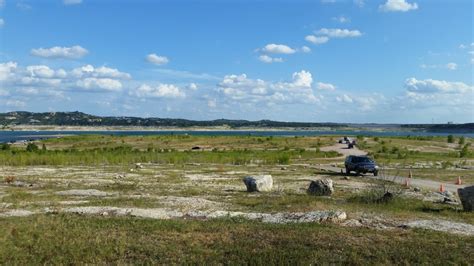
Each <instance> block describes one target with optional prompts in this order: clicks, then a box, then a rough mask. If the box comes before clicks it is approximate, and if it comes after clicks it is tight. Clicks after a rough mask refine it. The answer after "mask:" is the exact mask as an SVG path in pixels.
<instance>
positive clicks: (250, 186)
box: [244, 175, 273, 192]
mask: <svg viewBox="0 0 474 266" xmlns="http://www.w3.org/2000/svg"><path fill="white" fill-rule="evenodd" d="M244 183H245V186H247V191H248V192H255V191H258V192H263V191H270V190H272V187H273V178H272V176H271V175H260V176H247V177H245V178H244Z"/></svg>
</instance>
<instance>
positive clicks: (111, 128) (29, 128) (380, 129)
mask: <svg viewBox="0 0 474 266" xmlns="http://www.w3.org/2000/svg"><path fill="white" fill-rule="evenodd" d="M0 131H354V132H357V131H372V132H384V131H403V132H410V131H413V130H411V129H407V128H403V129H402V128H393V127H391V128H386V127H371V128H365V127H360V128H358V127H239V128H232V127H228V126H216V127H153V126H152V127H144V126H51V125H15V126H9V127H7V128H3V129H0Z"/></svg>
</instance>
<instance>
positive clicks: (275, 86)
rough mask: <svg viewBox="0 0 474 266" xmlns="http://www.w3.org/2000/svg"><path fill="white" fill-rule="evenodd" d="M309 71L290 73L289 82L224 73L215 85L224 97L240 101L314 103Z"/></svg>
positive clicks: (314, 98)
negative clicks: (222, 77) (269, 80)
mask: <svg viewBox="0 0 474 266" xmlns="http://www.w3.org/2000/svg"><path fill="white" fill-rule="evenodd" d="M312 82H313V78H312V75H311V73H310V72H308V71H305V70H302V71H300V72H295V73H293V75H292V80H291V81H290V82H268V81H264V80H261V79H250V78H248V77H247V75H246V74H241V75H226V76H225V77H224V79H223V80H222V81H221V82H220V83H219V84H218V85H217V92H218V93H219V94H221V95H222V96H224V98H226V99H230V100H232V101H239V102H242V103H246V104H248V103H256V102H264V103H266V104H268V105H274V104H276V103H298V102H299V103H315V102H318V101H319V98H318V97H316V96H315V95H314V93H313V89H312V87H311V85H312Z"/></svg>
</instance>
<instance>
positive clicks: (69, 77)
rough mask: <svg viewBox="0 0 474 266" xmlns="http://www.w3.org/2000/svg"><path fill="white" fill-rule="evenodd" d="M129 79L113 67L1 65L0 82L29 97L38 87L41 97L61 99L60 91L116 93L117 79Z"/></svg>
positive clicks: (119, 87) (118, 80)
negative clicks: (58, 97) (65, 67)
mask: <svg viewBox="0 0 474 266" xmlns="http://www.w3.org/2000/svg"><path fill="white" fill-rule="evenodd" d="M129 78H131V76H130V74H128V73H124V72H120V71H118V70H117V69H114V68H108V67H104V66H102V67H98V68H95V67H93V66H92V65H85V66H83V67H79V68H75V69H73V70H71V71H66V70H64V69H62V68H59V69H53V68H51V67H49V66H47V65H30V66H26V67H18V65H17V63H16V62H7V63H1V64H0V81H2V84H5V85H8V86H9V87H11V88H12V89H15V90H16V91H17V92H19V93H21V94H32V93H33V92H35V90H37V89H38V88H40V89H41V90H40V91H39V93H36V94H41V95H45V94H48V95H51V96H61V97H62V92H61V91H67V90H77V89H84V90H87V91H92V90H95V91H97V90H99V91H119V90H121V88H122V82H121V81H120V80H123V79H129Z"/></svg>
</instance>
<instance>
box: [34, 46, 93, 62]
mask: <svg viewBox="0 0 474 266" xmlns="http://www.w3.org/2000/svg"><path fill="white" fill-rule="evenodd" d="M88 53H89V51H87V49H85V48H83V47H81V46H79V45H75V46H72V47H60V46H54V47H51V48H38V49H31V54H32V55H34V56H39V57H45V58H67V59H78V58H82V57H84V56H85V55H87V54H88Z"/></svg>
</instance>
